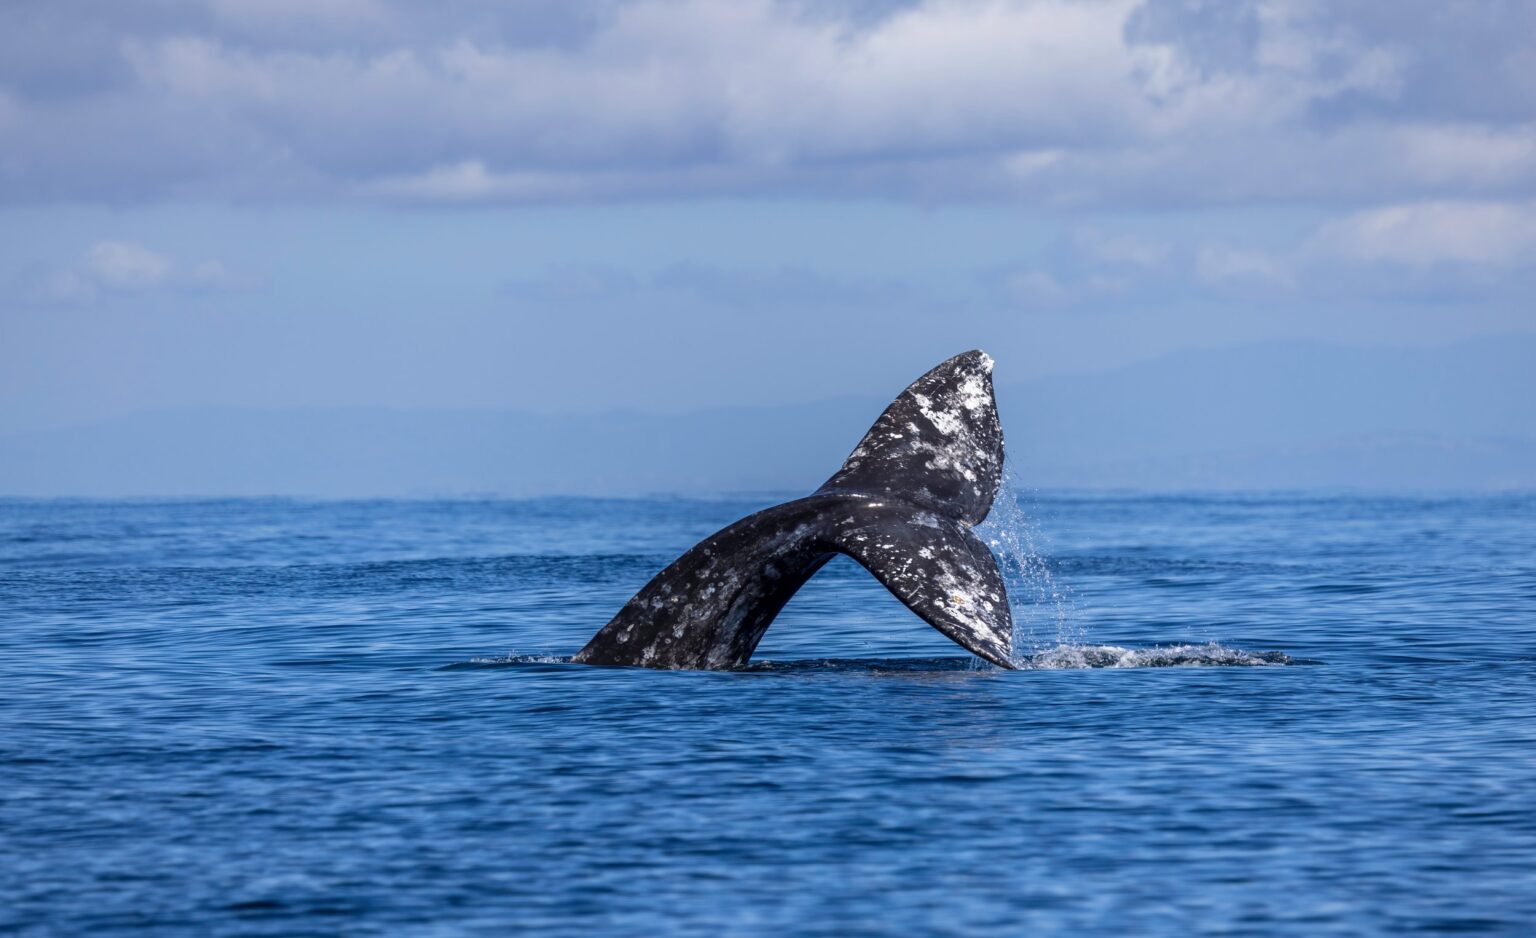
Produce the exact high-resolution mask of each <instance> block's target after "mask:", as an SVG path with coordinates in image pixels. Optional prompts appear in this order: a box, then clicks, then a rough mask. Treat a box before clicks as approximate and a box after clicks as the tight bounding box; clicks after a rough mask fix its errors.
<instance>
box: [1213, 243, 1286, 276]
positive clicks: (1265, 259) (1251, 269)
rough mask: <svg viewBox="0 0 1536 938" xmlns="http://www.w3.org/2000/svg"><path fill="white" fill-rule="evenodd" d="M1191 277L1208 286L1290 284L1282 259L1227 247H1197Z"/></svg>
mask: <svg viewBox="0 0 1536 938" xmlns="http://www.w3.org/2000/svg"><path fill="white" fill-rule="evenodd" d="M1195 275H1196V276H1197V277H1198V278H1199V279H1200V280H1201V281H1202V282H1204V283H1208V284H1225V283H1239V284H1241V283H1260V284H1264V283H1268V284H1280V285H1290V284H1291V282H1292V279H1293V278H1292V274H1291V271H1290V265H1289V262H1288V260H1287V259H1286V258H1283V257H1278V256H1276V255H1274V254H1271V253H1269V252H1268V251H1257V250H1253V249H1249V248H1240V247H1234V246H1233V245H1230V244H1205V245H1201V246H1200V248H1199V249H1198V250H1197V251H1196V252H1195Z"/></svg>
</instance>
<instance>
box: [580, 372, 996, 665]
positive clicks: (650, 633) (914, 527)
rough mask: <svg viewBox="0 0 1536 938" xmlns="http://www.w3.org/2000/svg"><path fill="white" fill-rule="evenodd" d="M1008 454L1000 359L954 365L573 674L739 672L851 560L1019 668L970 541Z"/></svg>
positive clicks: (664, 575)
mask: <svg viewBox="0 0 1536 938" xmlns="http://www.w3.org/2000/svg"><path fill="white" fill-rule="evenodd" d="M1003 454H1004V451H1003V435H1002V428H1001V425H1000V423H999V422H998V418H997V407H996V403H995V401H994V398H993V391H992V359H991V358H989V357H988V356H987V355H986V354H985V353H983V352H981V351H970V352H965V353H962V354H960V355H956V356H955V357H953V358H951V359H949V360H947V361H945V362H944V363H942V364H940V365H939V366H938V367H936V368H934V369H933V370H931V371H929V372H928V373H927V374H925V375H923V376H922V377H921V378H919V379H917V381H915V382H913V383H912V384H911V385H910V386H909V387H908V388H907V389H906V390H905V391H903V392H902V393H901V395H899V396H898V397H897V398H896V400H895V401H893V402H892V403H891V405H890V406H889V407H887V408H886V409H885V411H884V412H883V413H882V414H881V415H880V417H879V418H878V419H877V420H876V421H875V423H874V425H873V426H872V427H870V429H869V432H868V433H866V434H865V435H864V438H863V439H862V440H861V441H860V442H859V445H858V446H857V447H855V448H854V450H853V452H852V453H851V454H850V455H849V456H848V459H847V460H846V461H845V462H844V463H843V465H842V467H841V468H839V469H838V471H837V472H836V473H835V474H834V475H833V476H832V477H831V478H830V479H828V480H827V481H826V483H825V484H823V485H822V486H821V488H819V489H817V490H816V491H815V492H814V493H812V494H811V495H809V496H807V497H805V498H801V499H796V500H794V501H791V502H786V503H784V504H782V505H776V506H774V507H772V508H767V509H764V510H763V511H760V512H757V513H756V514H753V515H749V516H748V517H746V518H743V519H742V520H740V521H738V522H736V523H735V524H732V525H730V526H729V527H727V528H725V529H723V530H721V531H719V532H717V533H716V534H714V535H712V536H710V537H709V538H706V539H705V540H703V541H701V542H700V543H699V544H697V545H695V546H694V547H693V548H691V549H690V550H689V551H687V552H686V553H684V554H683V555H682V556H681V557H679V558H678V559H677V560H675V561H673V562H672V564H670V565H669V566H668V567H667V568H666V569H665V570H663V571H662V572H661V573H659V574H657V575H656V577H655V578H653V579H652V580H651V581H650V582H649V583H647V584H646V585H645V586H644V587H643V588H642V589H641V590H640V592H638V593H636V594H635V596H634V597H633V598H632V599H631V600H630V601H629V602H628V603H627V604H626V605H625V606H624V608H623V609H621V610H620V611H619V613H618V615H616V616H614V618H613V619H612V620H611V621H610V622H609V623H608V624H607V625H606V626H604V627H603V628H602V629H601V630H600V631H599V632H598V633H597V634H596V635H594V636H593V637H592V640H591V641H589V642H588V643H587V645H586V646H585V647H584V648H582V650H581V651H580V652H578V653H577V655H576V656H575V659H574V660H576V661H579V662H586V663H591V664H616V665H624V664H628V665H641V666H648V667H661V668H732V667H741V666H743V665H745V664H746V663H747V662H748V660H750V658H751V655H752V652H753V650H755V649H756V647H757V643H758V641H760V640H761V638H762V635H763V633H764V632H766V631H767V629H768V626H769V624H771V623H772V621H773V618H774V616H776V615H777V614H778V612H779V610H780V609H782V608H783V606H784V604H785V603H786V602H788V601H789V599H790V597H791V596H793V595H794V593H795V591H796V590H798V589H799V588H800V586H801V585H802V584H804V582H805V581H806V580H807V579H809V578H810V576H811V575H812V574H814V573H815V572H816V571H817V570H819V569H820V568H821V566H822V565H823V564H825V563H826V562H827V560H829V559H830V558H831V557H832V556H833V555H834V554H846V555H848V556H850V557H852V558H853V559H854V560H855V561H857V562H858V563H859V564H860V565H861V566H863V567H864V568H865V569H867V570H868V571H869V572H870V573H872V574H873V575H874V576H875V578H876V579H878V580H879V581H880V582H881V583H882V584H884V585H885V586H886V588H887V589H889V590H890V591H891V592H892V593H893V594H895V595H896V597H897V598H898V599H900V600H901V601H902V602H903V603H904V604H905V605H906V606H907V608H909V609H911V610H912V611H913V612H914V613H916V614H917V615H918V616H919V617H920V618H922V619H923V620H924V621H926V622H927V623H928V624H929V625H932V626H933V627H934V628H935V629H937V630H938V631H940V632H941V633H943V634H944V635H946V636H948V637H949V638H950V639H952V640H953V641H955V642H956V643H957V644H959V645H961V646H962V647H964V648H965V649H966V650H968V651H970V652H972V653H973V654H976V655H978V656H980V657H982V658H984V659H986V660H988V661H990V662H992V663H994V664H997V665H999V666H1001V667H1013V665H1012V663H1011V656H1012V633H1013V622H1012V617H1011V614H1010V612H1009V607H1008V598H1007V590H1006V587H1005V586H1004V583H1003V578H1002V575H1001V573H1000V572H999V571H998V568H997V562H996V560H995V558H994V557H993V556H992V552H991V551H990V550H989V549H988V548H987V546H986V545H985V544H984V543H982V541H981V540H980V538H978V537H977V536H976V534H975V533H974V532H973V531H972V530H971V528H972V527H973V526H975V525H977V524H979V523H981V522H982V521H983V520H985V519H986V517H987V514H988V513H989V512H990V510H991V507H992V502H993V500H994V498H995V497H996V495H997V490H998V487H999V485H1000V483H1001V480H1002V466H1003Z"/></svg>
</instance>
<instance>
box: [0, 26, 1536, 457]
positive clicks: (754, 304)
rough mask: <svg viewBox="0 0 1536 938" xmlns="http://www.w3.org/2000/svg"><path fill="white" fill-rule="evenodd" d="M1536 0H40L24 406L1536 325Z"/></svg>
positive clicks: (585, 401) (865, 382)
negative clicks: (973, 349)
mask: <svg viewBox="0 0 1536 938" xmlns="http://www.w3.org/2000/svg"><path fill="white" fill-rule="evenodd" d="M1533 287H1536V4H1533V3H1531V2H1529V0H1511V2H1497V0H1469V2H1453V0H1432V2H1431V0H1426V2H1413V0H1378V2H1352V3H1333V2H1289V0H1274V2H1261V3H1241V2H1235V0H1210V2H1162V0H1146V2H1140V3H1138V2H1126V0H1106V2H1096V0H1094V2H970V0H955V2H927V3H882V2H862V0H861V2H841V3H839V2H825V0H819V2H805V3H787V2H779V3H774V2H762V0H720V2H699V0H693V2H686V0H685V2H670V0H667V2H659V0H639V2H572V0H549V2H542V0H532V2H515V3H514V2H503V3H493V2H489V0H465V2H456V3H446V2H445V3H431V4H423V3H405V2H391V0H141V2H134V3H120V2H110V0H97V2H80V0H7V2H5V3H4V4H3V5H0V431H4V430H11V429H20V428H28V427H43V426H51V425H56V424H59V423H65V422H70V421H77V420H87V419H92V418H96V417H103V416H109V415H114V414H122V413H128V412H132V411H135V410H140V409H144V408H154V407H164V406H184V405H193V404H201V403H215V404H250V405H281V406H287V405H308V404H318V405H327V404H389V405H432V406H459V405H474V406H497V407H516V408H527V409H533V410H542V411H559V410H590V409H601V408H612V407H634V408H641V409H648V410H680V409H687V408H690V407H695V406H704V405H715V404H722V403H770V402H772V403H776V402H784V401H799V400H812V399H817V398H820V397H826V396H831V395H840V394H850V393H858V394H867V393H874V392H877V391H878V392H885V391H891V392H892V393H894V390H896V389H899V388H900V386H901V385H902V384H904V383H905V382H906V381H907V380H909V379H910V378H911V377H913V376H915V375H916V374H917V373H918V372H920V371H921V370H923V369H924V368H926V367H927V366H928V365H930V364H932V363H934V362H937V361H938V360H940V359H942V358H944V357H946V356H947V355H949V354H952V353H954V352H956V351H959V350H961V349H963V348H966V347H970V346H977V345H979V346H982V347H985V348H987V349H988V350H989V351H991V352H992V353H993V355H994V356H995V357H996V358H997V359H998V361H999V368H1000V378H1002V379H1003V380H1008V379H1023V378H1027V377H1031V376H1034V375H1037V374H1041V373H1045V372H1051V371H1058V372H1060V371H1083V370H1093V369H1104V368H1110V367H1114V366H1116V365H1119V364H1123V363H1125V362H1129V361H1132V360H1136V359H1140V358H1145V357H1148V356H1152V355H1156V354H1159V353H1161V352H1165V351H1169V350H1173V349H1180V348H1186V347H1192V346H1221V345H1227V344H1236V343H1243V342H1250V341H1258V340H1264V339H1272V338H1311V339H1323V340H1329V341H1336V342H1345V343H1354V344H1364V345H1372V344H1423V345H1436V344H1443V343H1448V342H1451V341H1454V340H1456V339H1459V338H1464V337H1469V336H1481V335H1497V334H1508V333H1522V334H1530V333H1533V332H1536V313H1533V312H1532V308H1533V306H1536V304H1533V303H1532V302H1531V297H1532V296H1533V289H1532V288H1533Z"/></svg>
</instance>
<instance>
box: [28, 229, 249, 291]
mask: <svg viewBox="0 0 1536 938" xmlns="http://www.w3.org/2000/svg"><path fill="white" fill-rule="evenodd" d="M256 285H257V282H256V281H255V280H253V279H252V278H249V277H241V276H237V275H234V274H232V273H230V271H229V270H228V269H226V268H225V266H224V265H223V264H222V263H220V262H219V261H215V260H205V261H201V262H198V263H196V264H190V265H189V264H185V263H182V262H178V261H176V260H175V259H173V258H171V257H169V256H167V255H165V254H161V253H158V252H156V251H153V250H151V249H149V248H147V247H145V246H144V245H142V244H136V243H134V242H131V241H97V242H96V243H95V244H92V245H91V246H90V247H89V248H88V249H87V250H86V251H85V253H84V254H83V255H82V256H81V257H80V258H79V259H78V260H76V261H75V262H74V263H73V264H70V265H68V266H65V267H61V268H58V269H55V270H53V271H49V272H47V273H45V274H44V275H43V276H42V277H41V278H40V280H39V282H37V283H35V284H34V285H33V287H32V289H31V290H29V291H27V292H28V293H30V294H31V295H32V296H33V297H34V298H36V299H41V300H45V301H50V302H59V303H88V302H92V301H94V300H97V299H100V298H102V297H106V296H112V295H124V294H133V293H147V292H150V291H155V290H178V291H225V290H245V289H250V288H252V287H254V286H256Z"/></svg>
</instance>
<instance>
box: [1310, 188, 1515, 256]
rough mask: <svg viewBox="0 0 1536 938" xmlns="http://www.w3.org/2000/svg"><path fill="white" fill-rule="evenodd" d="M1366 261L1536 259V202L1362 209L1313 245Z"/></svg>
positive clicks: (1329, 227)
mask: <svg viewBox="0 0 1536 938" xmlns="http://www.w3.org/2000/svg"><path fill="white" fill-rule="evenodd" d="M1307 250H1308V251H1309V252H1310V253H1312V254H1314V255H1318V256H1322V257H1328V258H1336V259H1340V260H1344V261H1347V262H1353V263H1360V264H1386V265H1401V266H1408V267H1431V266H1435V265H1439V264H1459V265H1471V266H1491V267H1511V266H1525V267H1529V266H1532V265H1533V263H1536V202H1525V203H1499V202H1419V203H1412V204H1407V205H1391V206H1386V207H1384V208H1375V209H1370V210H1368V211H1362V212H1356V213H1354V214H1351V215H1348V216H1346V217H1343V218H1340V219H1337V220H1335V221H1331V222H1329V223H1327V224H1326V225H1324V226H1323V227H1322V228H1321V229H1320V230H1319V231H1318V232H1317V234H1316V235H1315V236H1314V237H1313V238H1312V240H1311V241H1310V242H1309V244H1308V245H1307Z"/></svg>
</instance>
